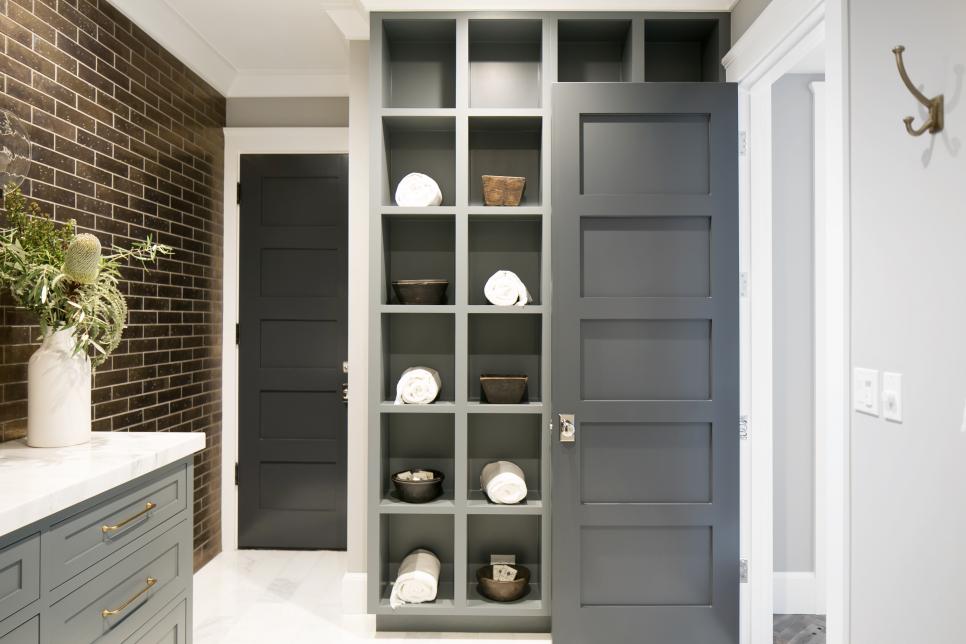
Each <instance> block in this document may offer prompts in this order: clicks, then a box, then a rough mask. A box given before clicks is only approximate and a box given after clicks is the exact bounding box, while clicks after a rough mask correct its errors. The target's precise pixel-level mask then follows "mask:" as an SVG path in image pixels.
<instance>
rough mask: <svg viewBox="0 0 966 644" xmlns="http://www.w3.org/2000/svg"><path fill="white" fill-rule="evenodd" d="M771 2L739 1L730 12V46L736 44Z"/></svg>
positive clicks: (768, 0)
mask: <svg viewBox="0 0 966 644" xmlns="http://www.w3.org/2000/svg"><path fill="white" fill-rule="evenodd" d="M770 2H771V0H740V1H739V2H738V4H736V5H735V7H734V9H732V10H731V44H732V45H733V44H735V43H736V42H738V39H739V38H741V35H742V34H743V33H745V32H746V31H747V30H748V27H750V26H751V23H753V22H754V21H755V18H757V17H758V16H759V15H760V14H761V12H762V11H764V9H765V7H767V6H768V4H769V3H770Z"/></svg>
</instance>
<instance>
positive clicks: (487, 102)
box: [469, 19, 543, 108]
mask: <svg viewBox="0 0 966 644" xmlns="http://www.w3.org/2000/svg"><path fill="white" fill-rule="evenodd" d="M542 31H543V26H542V21H540V20H517V19H512V20H490V19H475V20H470V21H469V36H470V43H469V45H470V46H469V50H470V51H469V54H470V61H469V63H470V65H469V68H470V107H506V108H512V107H540V95H541V93H542V83H541V78H542V77H541V60H542V54H541V47H542V42H543V35H542Z"/></svg>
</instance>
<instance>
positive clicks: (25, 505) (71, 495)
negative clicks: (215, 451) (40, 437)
mask: <svg viewBox="0 0 966 644" xmlns="http://www.w3.org/2000/svg"><path fill="white" fill-rule="evenodd" d="M204 446H205V435H204V434H201V433H197V434H196V433H187V432H177V433H176V432H170V433H165V432H161V433H149V432H138V433H125V432H117V433H113V432H94V435H93V437H92V438H91V442H90V443H87V444H85V445H76V446H74V447H54V448H37V447H27V443H26V441H25V440H17V441H10V442H7V443H0V490H2V493H0V535H5V534H7V533H9V532H12V531H14V530H16V529H17V528H22V527H23V526H25V525H30V524H31V523H34V522H35V521H39V520H41V519H43V518H44V517H47V516H50V515H51V514H55V513H57V512H60V511H61V510H65V509H67V508H69V507H70V506H72V505H75V504H77V503H80V502H81V501H85V500H87V499H89V498H91V497H93V496H97V495H98V494H100V493H102V492H106V491H107V490H110V489H112V488H115V487H117V486H119V485H123V484H124V483H127V482H128V481H131V480H133V479H136V478H137V477H139V476H143V475H145V474H148V473H150V472H153V471H154V470H157V469H159V468H162V467H164V466H165V465H168V464H170V463H174V462H175V461H178V460H180V459H182V458H184V457H186V456H188V455H190V454H194V453H195V452H197V451H200V450H201V449H203V448H204Z"/></svg>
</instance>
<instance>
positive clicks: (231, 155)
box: [221, 127, 368, 551]
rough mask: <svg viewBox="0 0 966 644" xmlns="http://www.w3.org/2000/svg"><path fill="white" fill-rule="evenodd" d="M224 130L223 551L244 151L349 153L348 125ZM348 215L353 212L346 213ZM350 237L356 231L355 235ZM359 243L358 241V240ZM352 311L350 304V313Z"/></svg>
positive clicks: (234, 531)
mask: <svg viewBox="0 0 966 644" xmlns="http://www.w3.org/2000/svg"><path fill="white" fill-rule="evenodd" d="M224 132H225V175H224V176H225V184H224V185H225V190H224V202H225V219H224V231H225V237H224V244H225V250H224V266H223V270H224V277H223V279H224V286H223V288H224V296H223V297H224V303H223V309H222V310H223V315H222V318H223V319H222V330H221V334H222V352H221V379H222V380H221V392H222V393H221V418H222V420H221V549H222V550H223V551H231V550H237V549H238V488H237V487H236V486H235V476H234V474H235V463H237V462H238V345H237V344H235V324H236V323H237V322H238V300H239V298H238V287H239V275H238V259H239V249H238V242H239V237H238V235H239V225H238V224H239V221H238V214H239V209H238V204H237V203H236V200H235V195H234V193H235V186H236V185H237V183H238V181H239V180H240V178H241V176H240V172H241V156H242V155H243V154H348V153H349V128H347V127H226V128H225V129H224ZM347 216H348V214H347ZM350 226H351V222H350ZM350 237H351V235H350ZM357 245H358V243H357ZM367 261H368V247H367V246H366V242H365V240H362V251H361V252H359V249H358V248H353V247H352V240H350V247H349V271H348V277H349V279H350V281H351V277H352V275H353V274H354V273H355V272H357V271H359V270H360V266H359V262H362V266H361V269H363V270H365V269H366V268H367V267H366V265H365V263H366V262H367ZM351 313H352V309H351V307H350V317H351ZM348 328H349V337H348V343H349V351H350V353H351V351H352V347H353V346H354V344H357V343H359V342H363V343H365V342H366V338H365V335H366V334H365V332H364V329H365V327H363V332H362V333H353V328H355V327H354V326H353V324H352V320H351V319H350V322H349V325H348Z"/></svg>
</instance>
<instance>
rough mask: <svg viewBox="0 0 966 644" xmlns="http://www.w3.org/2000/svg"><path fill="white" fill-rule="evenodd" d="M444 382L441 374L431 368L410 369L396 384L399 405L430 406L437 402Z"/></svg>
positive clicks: (396, 401)
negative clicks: (440, 376)
mask: <svg viewBox="0 0 966 644" xmlns="http://www.w3.org/2000/svg"><path fill="white" fill-rule="evenodd" d="M442 386H443V381H442V380H440V378H439V372H438V371H436V370H435V369H430V368H429V367H410V368H409V369H406V370H405V371H403V372H402V375H401V376H399V382H397V383H396V400H395V404H397V405H428V404H429V403H431V402H433V401H434V400H436V396H438V395H439V389H440V387H442Z"/></svg>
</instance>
